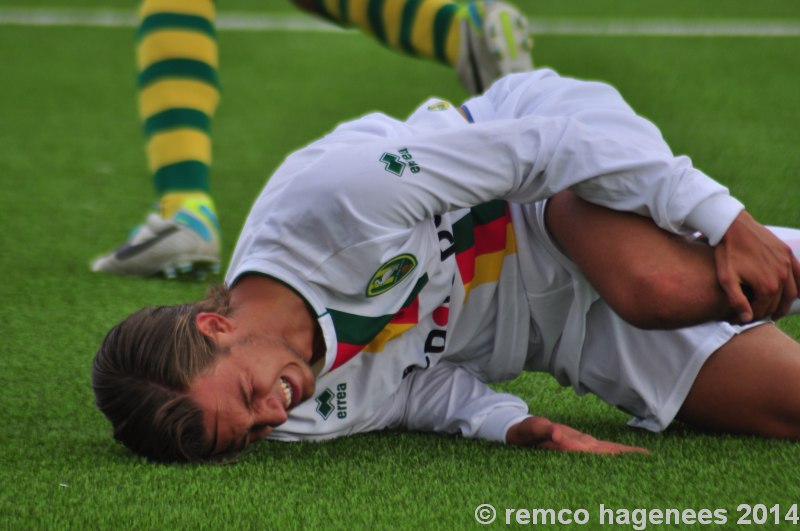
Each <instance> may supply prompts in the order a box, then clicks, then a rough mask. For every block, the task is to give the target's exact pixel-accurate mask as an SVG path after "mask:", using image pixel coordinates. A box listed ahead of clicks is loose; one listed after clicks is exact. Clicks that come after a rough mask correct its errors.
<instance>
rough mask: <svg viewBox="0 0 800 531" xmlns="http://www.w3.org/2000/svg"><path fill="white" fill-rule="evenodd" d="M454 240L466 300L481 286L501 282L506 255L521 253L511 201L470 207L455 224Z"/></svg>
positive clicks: (492, 202) (498, 201)
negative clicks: (509, 207) (467, 213)
mask: <svg viewBox="0 0 800 531" xmlns="http://www.w3.org/2000/svg"><path fill="white" fill-rule="evenodd" d="M453 239H454V240H455V244H454V245H455V254H456V263H457V264H458V271H459V273H460V275H461V281H462V282H463V283H464V302H466V301H467V299H468V297H469V293H470V291H471V290H473V289H475V288H476V287H477V286H480V285H481V284H486V283H489V282H497V280H498V279H499V278H500V273H501V272H502V270H503V261H504V260H505V257H506V256H508V255H510V254H514V253H516V252H517V242H516V239H515V237H514V228H513V226H512V225H511V212H510V211H509V209H508V203H506V202H505V201H501V200H497V201H491V202H489V203H484V204H482V205H479V206H477V207H474V208H472V209H470V214H469V215H467V216H464V217H463V218H461V219H459V220H458V221H456V222H455V223H453Z"/></svg>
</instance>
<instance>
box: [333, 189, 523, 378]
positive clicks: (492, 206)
mask: <svg viewBox="0 0 800 531" xmlns="http://www.w3.org/2000/svg"><path fill="white" fill-rule="evenodd" d="M453 239H454V240H455V242H454V252H455V259H456V264H457V266H458V271H459V275H460V276H461V280H462V282H463V285H464V302H466V300H467V298H468V296H469V293H470V291H471V290H473V289H475V288H476V287H477V286H480V285H481V284H486V283H490V282H497V281H498V280H499V278H500V273H501V272H502V270H503V261H504V260H505V257H506V256H508V255H510V254H514V253H516V252H517V245H516V240H515V238H514V231H513V227H512V225H511V213H510V211H509V209H508V204H507V203H506V202H505V201H500V200H498V201H492V202H489V203H485V204H483V205H479V206H477V207H474V208H472V209H470V212H469V214H467V215H466V216H464V217H463V218H461V219H459V220H458V221H456V222H455V223H454V224H453ZM427 283H428V275H427V273H426V274H425V275H423V276H422V277H421V278H420V279H419V280H418V281H417V283H416V285H415V286H414V289H413V290H412V291H411V294H410V295H409V296H408V298H407V299H406V301H405V302H404V303H403V305H402V307H401V308H400V310H399V311H398V312H397V313H395V314H394V315H380V316H364V315H357V314H353V313H347V312H343V311H339V310H334V309H328V311H329V313H330V315H331V318H332V320H333V326H334V328H335V330H336V338H337V350H336V360H334V363H333V365H332V366H331V370H333V369H336V368H337V367H339V366H341V365H342V364H344V363H346V362H347V361H349V360H350V359H352V358H353V357H355V356H356V355H357V354H358V353H359V352H372V353H377V352H381V351H383V350H384V348H385V347H386V344H387V343H388V342H389V341H391V340H392V339H395V338H397V337H399V336H401V335H402V334H404V333H405V332H407V331H408V330H410V329H411V328H413V327H414V326H415V325H416V324H417V323H419V294H420V292H421V291H422V289H423V288H424V287H425V285H426V284H427ZM437 311H440V312H446V311H447V309H446V308H439V310H437ZM436 317H437V316H436V315H435V316H434V318H436ZM438 317H439V318H438V319H436V322H437V324H439V325H440V326H445V325H446V324H447V317H446V314H444V315H439V316H438ZM440 321H441V322H440Z"/></svg>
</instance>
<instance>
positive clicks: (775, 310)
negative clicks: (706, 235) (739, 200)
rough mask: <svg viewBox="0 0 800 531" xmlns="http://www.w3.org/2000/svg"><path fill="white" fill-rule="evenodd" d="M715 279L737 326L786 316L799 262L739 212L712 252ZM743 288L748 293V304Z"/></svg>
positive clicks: (794, 291)
mask: <svg viewBox="0 0 800 531" xmlns="http://www.w3.org/2000/svg"><path fill="white" fill-rule="evenodd" d="M714 259H715V261H716V267H717V278H718V280H719V283H720V285H721V286H722V289H723V290H725V293H726V294H727V295H728V300H729V301H730V304H731V307H732V309H733V310H734V312H735V315H736V316H737V317H738V321H737V322H738V323H749V322H750V321H753V320H756V319H763V318H765V317H769V316H771V317H772V318H773V319H778V318H780V317H783V316H784V315H786V314H787V313H788V311H789V308H790V307H791V305H792V303H793V302H794V300H795V299H796V298H797V289H798V285H800V262H798V261H797V258H795V256H794V255H793V254H792V250H791V249H790V248H789V246H788V245H786V244H785V243H783V242H782V241H781V240H779V239H778V238H777V237H776V236H775V235H774V234H772V232H770V231H769V229H767V228H766V227H764V226H763V225H761V224H760V223H758V222H757V221H756V220H754V219H753V217H752V216H751V215H750V214H749V213H748V212H747V211H742V212H741V213H740V214H739V215H738V216H737V217H736V219H735V220H734V221H733V223H732V224H731V226H730V228H729V229H728V232H726V233H725V236H723V237H722V240H721V241H720V242H719V244H718V245H717V246H716V247H715V248H714ZM743 286H747V288H744V289H749V290H751V291H752V293H751V297H750V300H749V301H748V298H747V296H746V295H745V292H744V289H743Z"/></svg>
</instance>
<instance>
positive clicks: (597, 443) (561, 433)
mask: <svg viewBox="0 0 800 531" xmlns="http://www.w3.org/2000/svg"><path fill="white" fill-rule="evenodd" d="M539 446H540V447H542V448H547V449H550V450H559V451H562V452H581V453H593V454H605V455H615V454H622V453H639V454H649V453H650V452H649V450H646V449H645V448H640V447H637V446H628V445H625V444H619V443H615V442H611V441H602V440H599V439H595V438H594V437H592V436H591V435H589V434H586V433H582V432H580V431H578V430H576V429H574V428H570V427H569V426H566V425H563V424H553V425H552V433H551V436H550V440H549V441H546V442H544V443H542V444H540V445H539Z"/></svg>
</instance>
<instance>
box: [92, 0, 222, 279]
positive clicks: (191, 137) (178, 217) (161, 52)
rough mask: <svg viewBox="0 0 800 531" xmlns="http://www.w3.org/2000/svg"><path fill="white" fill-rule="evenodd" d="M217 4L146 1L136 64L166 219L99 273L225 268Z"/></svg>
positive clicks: (98, 265) (102, 264) (157, 219)
mask: <svg viewBox="0 0 800 531" xmlns="http://www.w3.org/2000/svg"><path fill="white" fill-rule="evenodd" d="M214 22H215V5H214V0H144V1H143V2H142V4H141V8H140V10H139V30H138V34H137V47H136V59H137V68H138V79H137V84H138V90H139V94H138V99H139V113H140V118H141V120H142V124H143V129H144V134H145V142H146V155H147V162H148V167H149V171H150V172H151V174H152V177H153V182H154V184H155V189H156V193H157V196H158V198H159V213H158V214H156V213H151V214H150V215H149V216H148V217H147V219H146V221H145V223H144V224H142V225H141V226H140V227H138V228H137V229H136V230H135V231H134V233H133V234H132V235H131V237H130V239H129V240H128V241H126V242H125V243H124V244H123V245H122V246H121V247H119V248H118V249H117V250H115V251H114V252H112V253H109V254H108V255H105V256H103V257H100V258H98V259H97V260H95V261H94V263H93V264H92V269H93V270H95V271H106V272H109V273H115V274H123V275H139V276H149V275H153V274H157V273H163V274H165V275H166V276H168V277H171V276H174V275H175V274H176V272H187V271H189V270H191V269H193V268H205V266H209V267H210V268H211V269H212V270H215V269H218V267H219V259H220V258H219V255H220V250H219V247H220V236H219V226H218V224H217V218H216V212H215V208H214V203H213V201H212V199H211V196H210V193H209V173H210V172H209V170H210V165H211V132H210V127H211V120H212V117H213V115H214V111H215V110H216V107H217V103H218V101H219V88H218V81H217V68H218V53H217V42H216V33H215V24H214Z"/></svg>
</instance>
